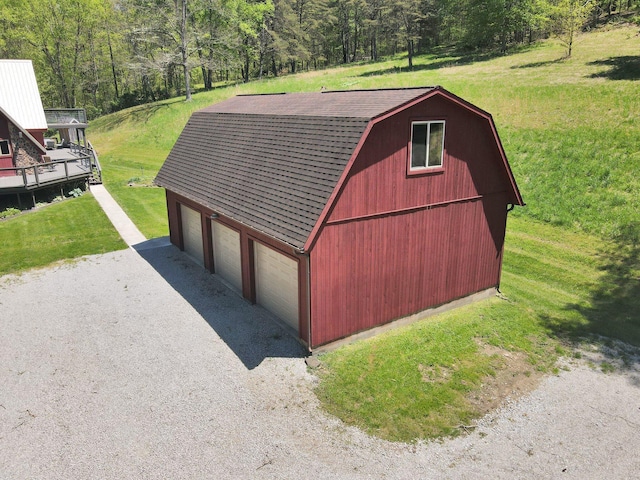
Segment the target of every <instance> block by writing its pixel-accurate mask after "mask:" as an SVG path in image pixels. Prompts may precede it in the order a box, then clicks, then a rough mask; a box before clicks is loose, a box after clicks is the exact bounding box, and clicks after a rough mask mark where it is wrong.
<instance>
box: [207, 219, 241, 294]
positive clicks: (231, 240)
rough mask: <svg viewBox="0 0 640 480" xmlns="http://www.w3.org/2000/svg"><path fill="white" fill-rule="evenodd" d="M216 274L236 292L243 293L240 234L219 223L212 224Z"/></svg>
mask: <svg viewBox="0 0 640 480" xmlns="http://www.w3.org/2000/svg"><path fill="white" fill-rule="evenodd" d="M211 235H212V236H213V265H214V268H215V272H216V273H217V274H218V275H220V276H221V277H222V278H223V279H224V280H225V281H226V282H228V283H229V285H231V286H232V287H233V288H234V289H235V290H237V291H238V292H242V268H241V263H240V234H239V233H238V232H236V231H235V230H233V229H231V228H229V227H226V226H224V225H222V224H221V223H219V222H211Z"/></svg>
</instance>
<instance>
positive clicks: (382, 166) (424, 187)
mask: <svg viewBox="0 0 640 480" xmlns="http://www.w3.org/2000/svg"><path fill="white" fill-rule="evenodd" d="M438 119H444V120H445V121H446V126H445V158H444V170H443V171H441V172H438V173H426V174H423V175H407V162H408V148H407V147H408V143H409V141H410V134H411V121H412V120H438ZM507 190H508V182H507V178H506V175H505V174H504V167H503V165H502V160H501V157H500V152H499V150H498V147H497V146H496V144H495V140H494V136H493V133H492V131H491V127H490V124H489V122H488V121H487V120H486V119H484V118H481V117H479V116H478V115H476V114H474V113H472V112H470V111H468V110H466V109H464V108H461V107H459V106H457V105H455V104H454V103H453V102H451V101H449V100H447V99H445V98H442V97H440V96H436V97H432V98H430V99H427V100H426V101H424V102H422V103H420V104H418V105H416V106H414V107H412V108H409V109H407V110H405V111H403V112H400V113H399V114H397V115H394V116H392V117H390V118H388V119H386V120H383V121H381V122H380V123H378V124H376V125H375V126H374V127H373V129H372V131H371V133H370V134H369V137H368V138H367V141H366V143H365V145H364V146H363V147H362V149H361V150H360V153H359V155H358V158H357V159H356V161H355V163H354V165H353V168H352V170H351V172H350V175H349V178H348V179H347V180H346V182H345V184H344V186H343V189H342V192H340V194H339V197H338V199H337V201H336V203H335V206H334V208H333V211H332V212H331V213H330V215H329V217H328V220H329V221H331V220H338V219H347V218H354V217H360V216H363V215H369V214H374V213H380V212H389V211H395V210H401V209H406V208H411V207H416V206H423V205H428V204H432V203H438V202H445V201H451V200H456V199H461V198H468V197H473V196H477V195H486V194H490V193H496V192H503V191H504V192H506V191H507Z"/></svg>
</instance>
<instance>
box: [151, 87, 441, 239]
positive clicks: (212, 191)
mask: <svg viewBox="0 0 640 480" xmlns="http://www.w3.org/2000/svg"><path fill="white" fill-rule="evenodd" d="M431 90H432V88H421V89H398V90H368V91H367V90H359V91H349V92H322V93H299V94H282V95H248V96H238V97H234V98H231V99H229V100H226V101H224V102H221V103H219V104H216V105H212V106H210V107H207V108H205V109H203V110H200V111H198V112H196V113H194V114H193V115H192V117H191V119H190V120H189V122H188V123H187V125H186V126H185V128H184V130H183V132H182V134H181V135H180V137H179V138H178V140H177V142H176V144H175V145H174V147H173V149H172V150H171V153H170V154H169V156H168V157H167V160H166V161H165V163H164V165H163V166H162V168H161V169H160V171H159V172H158V176H157V177H156V183H157V184H158V185H160V186H162V187H165V188H167V189H169V190H171V191H173V192H176V193H178V194H180V195H183V196H185V197H187V198H189V199H191V200H193V201H196V202H198V203H199V204H201V205H205V206H206V207H208V208H210V209H211V210H214V211H216V212H218V213H220V214H221V215H224V216H227V217H229V218H233V219H235V220H237V221H239V222H242V223H245V224H247V225H249V226H251V227H252V228H255V229H257V230H260V231H262V232H264V233H266V234H267V235H269V236H272V237H274V238H276V239H278V240H281V241H283V242H285V243H288V244H290V245H292V246H294V247H297V248H302V247H303V246H304V244H305V241H306V240H307V238H308V237H309V235H310V233H311V231H312V229H313V227H314V225H315V223H316V222H317V220H318V218H319V216H320V214H321V212H322V210H323V208H324V206H325V205H326V203H327V201H328V200H329V197H330V196H331V193H332V192H333V190H334V188H335V186H336V184H337V182H338V180H339V179H340V176H341V175H342V173H343V171H344V169H345V167H346V166H347V163H348V162H349V159H350V158H351V155H352V154H353V152H354V150H355V148H356V146H357V144H358V142H359V140H360V139H361V137H362V135H363V134H364V132H365V130H366V128H367V125H368V124H369V121H370V120H371V119H373V118H375V117H377V116H380V115H383V114H384V113H387V112H388V111H391V110H394V109H396V108H398V107H400V106H402V105H404V104H405V103H408V102H411V101H412V100H414V99H416V98H417V97H420V96H422V95H424V94H426V93H428V92H430V91H431Z"/></svg>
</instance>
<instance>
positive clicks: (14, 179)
mask: <svg viewBox="0 0 640 480" xmlns="http://www.w3.org/2000/svg"><path fill="white" fill-rule="evenodd" d="M59 166H62V168H61V169H58V167H59ZM91 169H92V161H91V157H90V156H89V155H84V156H81V157H78V158H73V159H65V160H55V161H52V162H44V163H38V164H36V165H29V166H26V167H10V168H0V190H2V189H3V188H20V187H25V188H27V187H32V188H34V187H35V188H37V187H41V186H45V185H50V184H55V183H59V182H60V181H61V180H71V179H74V178H82V177H87V176H89V175H91V173H92V171H91ZM5 172H12V173H13V175H11V174H9V175H6V174H4V175H3V173H5Z"/></svg>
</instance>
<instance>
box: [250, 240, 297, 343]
mask: <svg viewBox="0 0 640 480" xmlns="http://www.w3.org/2000/svg"><path fill="white" fill-rule="evenodd" d="M254 247H255V248H254V255H255V271H256V302H257V303H258V304H259V305H262V306H263V307H264V308H266V309H267V310H269V311H270V312H272V313H274V314H275V315H277V316H278V317H280V318H281V319H282V320H284V321H285V322H286V323H287V324H288V325H290V326H291V327H293V328H294V329H295V330H296V331H298V262H296V261H295V260H292V259H290V258H289V257H286V256H284V255H282V254H281V253H278V252H276V251H275V250H273V249H271V248H269V247H266V246H264V245H262V244H260V243H254Z"/></svg>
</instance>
